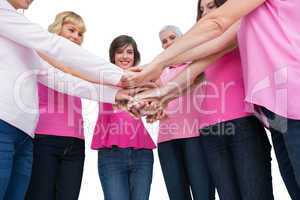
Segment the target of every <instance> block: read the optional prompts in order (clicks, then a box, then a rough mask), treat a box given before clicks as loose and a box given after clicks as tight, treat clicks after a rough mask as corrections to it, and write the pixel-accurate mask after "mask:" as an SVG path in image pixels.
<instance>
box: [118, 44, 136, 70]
mask: <svg viewBox="0 0 300 200" xmlns="http://www.w3.org/2000/svg"><path fill="white" fill-rule="evenodd" d="M114 57H115V59H114V60H115V64H116V65H117V66H119V67H121V68H122V69H127V68H129V67H132V66H133V65H134V48H133V46H132V45H131V44H128V45H125V46H123V47H121V48H118V49H117V50H116V52H115V54H114Z"/></svg>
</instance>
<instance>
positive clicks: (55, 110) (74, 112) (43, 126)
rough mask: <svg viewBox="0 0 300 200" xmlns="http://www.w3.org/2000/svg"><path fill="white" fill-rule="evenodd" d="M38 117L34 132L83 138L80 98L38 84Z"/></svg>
mask: <svg viewBox="0 0 300 200" xmlns="http://www.w3.org/2000/svg"><path fill="white" fill-rule="evenodd" d="M38 94H39V109H40V117H39V121H38V124H37V128H36V131H35V133H36V134H43V135H55V136H64V137H75V138H79V139H84V132H83V118H82V114H81V111H82V107H81V100H80V98H78V97H73V96H69V95H66V94H62V93H59V92H57V91H55V90H52V89H50V88H48V87H46V86H44V85H42V84H38Z"/></svg>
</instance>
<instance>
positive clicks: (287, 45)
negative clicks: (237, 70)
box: [238, 0, 300, 120]
mask: <svg viewBox="0 0 300 200" xmlns="http://www.w3.org/2000/svg"><path fill="white" fill-rule="evenodd" d="M299 22H300V1H299V0H267V1H265V2H264V3H263V4H262V5H261V6H260V7H258V8H257V9H256V10H254V11H252V12H251V13H250V14H249V15H247V16H246V17H244V19H243V20H242V24H241V28H240V31H239V34H238V38H239V47H240V51H241V58H242V65H243V74H244V82H245V92H246V101H248V102H249V103H252V104H256V105H260V106H264V107H266V108H267V109H269V110H271V111H272V112H274V113H276V114H278V115H281V116H283V117H286V118H291V119H298V120H300V103H299V101H300V98H299V95H298V93H297V92H298V91H299V89H300V81H299V77H300V23H299Z"/></svg>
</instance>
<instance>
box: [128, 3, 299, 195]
mask: <svg viewBox="0 0 300 200" xmlns="http://www.w3.org/2000/svg"><path fill="white" fill-rule="evenodd" d="M299 8H300V3H299V2H298V1H288V2H287V1H276V0H250V1H246V2H245V1H234V0H228V1H227V2H226V3H225V4H224V5H223V6H222V7H220V8H218V9H216V10H215V11H213V12H211V13H210V14H207V15H206V16H204V17H203V18H202V19H201V20H200V21H199V22H198V23H197V24H196V25H195V26H194V27H192V29H191V30H190V31H189V32H188V33H187V34H186V35H184V36H183V37H182V38H181V40H178V41H177V43H176V44H175V45H173V46H172V48H170V49H168V50H166V51H165V52H163V53H162V54H161V55H159V56H158V57H157V58H156V59H155V60H154V61H153V62H152V64H150V65H149V66H148V67H146V69H145V70H144V71H143V72H142V73H140V74H137V75H135V76H132V77H129V78H128V79H127V81H131V82H132V83H134V82H136V83H137V82H140V80H142V79H141V78H142V77H143V76H144V75H147V76H146V77H147V79H153V78H154V77H157V75H158V74H159V73H160V69H162V68H163V66H166V65H168V64H171V63H172V62H173V61H174V60H176V59H177V60H181V61H184V60H185V59H189V60H191V57H193V58H194V59H195V58H197V59H199V58H200V59H201V58H203V57H205V56H207V54H206V55H204V54H203V52H205V51H209V52H210V53H209V54H208V55H211V54H213V53H216V52H217V51H218V50H219V49H218V48H217V49H216V48H215V49H214V48H213V46H215V45H212V44H216V41H218V42H219V47H220V46H224V45H225V43H226V40H224V36H225V35H226V32H228V31H229V30H230V29H231V27H232V25H233V24H234V23H236V22H237V21H238V20H239V19H241V18H242V17H244V18H243V19H242V23H241V28H240V30H239V34H238V39H239V40H238V44H239V47H240V51H241V59H242V67H243V75H244V85H245V96H246V101H247V102H248V103H250V105H252V110H254V109H253V107H255V110H256V112H258V113H259V115H260V116H261V117H263V118H265V119H266V120H265V121H266V122H267V123H268V124H267V126H268V127H269V129H270V131H271V132H272V135H273V137H274V135H277V136H279V137H277V138H276V139H278V138H279V140H280V137H281V138H283V139H284V142H285V144H282V143H281V144H282V145H279V146H277V150H276V151H277V152H276V154H277V157H278V159H279V165H280V169H281V173H282V175H283V178H284V180H285V183H286V185H287V188H288V190H289V192H290V194H291V197H292V198H295V199H297V198H298V197H297V196H298V195H299V192H297V191H298V190H299V182H300V180H299V179H300V178H299V177H300V162H299V155H300V149H299V140H300V139H299V137H300V136H298V135H297V134H296V133H297V132H298V130H299V126H300V114H299V112H298V111H299V110H300V108H299V105H298V104H295V103H293V102H295V99H294V98H296V99H297V97H295V96H294V95H295V93H294V92H293V91H294V90H296V89H297V88H299V83H298V81H296V80H297V78H296V77H295V76H296V75H297V74H299V70H298V68H297V67H294V66H298V65H299V59H298V57H299V52H300V49H299V45H298V44H299V43H300V40H299V38H300V37H299V35H300V32H299V30H298V29H297V28H296V27H297V24H296V21H297V20H298V19H300V14H299V12H298V10H299ZM258 21H259V22H260V23H256V22H258ZM283 21H285V23H284V24H283V23H282V22H283ZM265 24H268V27H266V26H264V25H265ZM262 26H263V27H262ZM275 37H276V38H280V39H279V40H278V41H277V42H276V43H274V42H273V41H272V40H271V39H272V38H275ZM206 41H209V42H206ZM205 42H206V43H205ZM189 49H191V50H189ZM201 49H202V50H201ZM198 50H200V52H198ZM195 52H198V53H195ZM180 54H181V55H180ZM183 54H184V55H183ZM176 56H177V58H175V57H176ZM258 56H261V57H258ZM192 60H193V59H192ZM169 62H170V63H169ZM191 70H192V68H191ZM202 70H203V69H200V68H198V69H196V67H195V68H194V69H193V70H192V71H194V72H196V71H198V73H201V71H202ZM153 71H154V72H155V71H157V72H156V74H155V73H150V74H153V76H152V77H150V76H148V75H149V72H153ZM287 77H288V78H287ZM147 79H144V78H143V80H147ZM184 80H185V78H184V76H183V75H182V76H181V77H178V79H177V81H176V82H177V83H178V82H181V81H183V82H184ZM173 84H174V83H173ZM171 90H172V88H171V87H170V88H168V89H164V91H163V93H168V91H171ZM169 96H170V95H169ZM148 97H151V95H148ZM273 140H274V139H273ZM276 145H277V144H276ZM285 148H286V149H287V153H288V158H287V157H285V156H282V155H284V154H285V153H286V152H285V150H284V149H285ZM279 149H280V150H279ZM290 163H291V164H292V167H291V166H290ZM287 174H288V175H289V177H288V176H286V175H287ZM293 174H295V176H294V175H293ZM295 179H296V181H297V182H298V184H296V183H295ZM291 187H293V188H294V189H292V190H291V189H290V188H291Z"/></svg>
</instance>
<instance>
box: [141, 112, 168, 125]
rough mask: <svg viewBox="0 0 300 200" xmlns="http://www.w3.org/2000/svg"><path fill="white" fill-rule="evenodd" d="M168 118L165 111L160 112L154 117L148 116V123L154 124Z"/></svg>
mask: <svg viewBox="0 0 300 200" xmlns="http://www.w3.org/2000/svg"><path fill="white" fill-rule="evenodd" d="M167 117H168V116H167V114H166V112H165V111H164V110H160V111H158V112H157V113H156V114H154V115H147V117H146V121H147V123H154V122H156V121H158V120H162V119H166V118H167Z"/></svg>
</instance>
